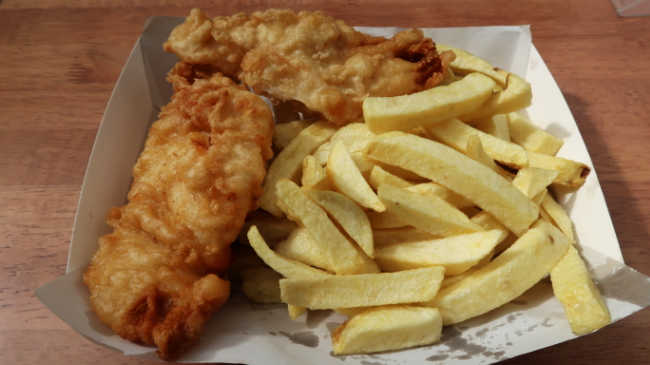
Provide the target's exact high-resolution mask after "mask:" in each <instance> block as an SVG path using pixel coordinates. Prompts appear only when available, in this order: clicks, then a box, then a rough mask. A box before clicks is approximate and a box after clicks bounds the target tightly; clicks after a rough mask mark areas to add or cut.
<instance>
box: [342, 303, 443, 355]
mask: <svg viewBox="0 0 650 365" xmlns="http://www.w3.org/2000/svg"><path fill="white" fill-rule="evenodd" d="M441 334H442V319H441V317H440V312H439V311H438V310H437V309H435V308H426V307H415V306H390V307H383V308H373V309H369V310H367V311H364V312H362V313H359V314H357V315H355V316H354V317H352V318H351V319H350V320H348V321H347V322H345V323H343V324H342V325H341V327H339V328H337V329H336V331H335V332H334V334H333V335H332V345H333V350H334V354H335V355H344V354H367V353H372V352H379V351H390V350H399V349H405V348H409V347H415V346H423V345H429V344H432V343H434V342H436V341H438V340H439V339H440V336H441Z"/></svg>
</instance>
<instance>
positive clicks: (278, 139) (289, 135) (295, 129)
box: [273, 120, 311, 150]
mask: <svg viewBox="0 0 650 365" xmlns="http://www.w3.org/2000/svg"><path fill="white" fill-rule="evenodd" d="M310 124H311V122H308V121H306V120H294V121H292V122H288V123H279V124H276V125H275V129H274V130H273V146H275V147H276V148H277V149H280V150H281V149H284V148H285V147H287V146H288V145H289V143H290V142H291V140H293V139H294V138H296V136H297V135H298V134H299V133H300V132H302V130H303V129H305V128H307V126H309V125H310Z"/></svg>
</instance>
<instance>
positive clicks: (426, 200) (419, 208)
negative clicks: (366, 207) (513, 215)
mask: <svg viewBox="0 0 650 365" xmlns="http://www.w3.org/2000/svg"><path fill="white" fill-rule="evenodd" d="M378 194H379V198H380V199H381V200H382V201H383V202H385V203H386V205H387V207H388V211H389V212H391V213H393V214H394V215H397V216H399V217H400V220H402V221H403V222H408V223H409V225H412V226H414V227H415V228H417V229H419V230H421V231H425V232H429V233H431V234H433V235H439V236H452V235H455V234H461V233H469V232H476V231H480V230H481V227H479V226H478V225H476V224H474V223H472V222H470V220H469V218H467V216H466V215H465V214H463V212H461V211H460V210H458V209H457V208H456V207H454V206H453V205H451V204H449V203H447V202H446V201H445V200H443V199H441V198H439V197H437V196H435V195H422V194H418V193H413V192H410V191H408V190H405V189H401V188H397V187H394V186H392V185H390V184H384V185H381V186H380V187H379V189H378Z"/></svg>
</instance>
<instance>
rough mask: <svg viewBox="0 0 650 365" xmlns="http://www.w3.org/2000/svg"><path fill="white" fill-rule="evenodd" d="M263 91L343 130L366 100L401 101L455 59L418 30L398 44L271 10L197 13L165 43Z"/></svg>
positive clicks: (316, 15) (317, 18) (332, 22)
mask: <svg viewBox="0 0 650 365" xmlns="http://www.w3.org/2000/svg"><path fill="white" fill-rule="evenodd" d="M164 48H165V50H167V51H169V52H173V53H175V54H177V55H178V56H179V57H180V58H181V59H182V60H184V61H186V62H189V63H193V64H202V65H211V66H213V67H215V68H216V69H218V70H220V71H221V72H223V73H225V74H226V75H228V76H231V77H236V78H238V79H240V80H241V81H243V82H244V83H245V84H246V85H248V86H250V87H251V88H252V89H253V90H254V91H255V92H258V93H264V94H267V95H269V96H271V97H273V98H275V99H279V100H283V101H285V100H297V101H300V102H302V103H303V104H305V105H306V106H307V107H308V108H309V109H311V110H314V111H318V112H320V113H322V114H323V116H324V117H325V118H327V119H328V120H330V121H331V122H334V123H336V124H345V123H349V122H353V121H357V120H359V119H360V118H361V117H362V111H361V103H362V102H363V99H364V98H365V97H366V96H369V95H371V96H396V95H403V94H408V93H412V92H416V91H420V90H423V89H426V88H430V87H432V86H434V85H436V84H438V83H440V81H442V79H443V77H444V73H445V68H446V65H447V64H448V62H451V60H453V53H450V54H448V56H450V57H451V59H449V57H443V58H442V59H441V57H440V56H439V55H438V52H437V50H436V47H435V44H434V43H433V41H431V39H428V38H424V36H423V35H422V32H421V31H419V30H416V29H410V30H405V31H403V32H400V33H398V34H396V35H395V36H394V37H393V38H390V39H385V38H382V37H373V36H369V35H366V34H363V33H361V32H357V31H356V30H354V29H353V28H352V27H350V26H348V25H347V24H345V23H344V22H343V21H340V20H336V19H333V18H331V17H329V16H326V15H324V14H323V13H320V12H307V11H301V12H298V13H295V12H293V11H290V10H278V9H270V10H266V11H262V12H255V13H252V14H250V15H247V14H243V13H240V14H236V15H233V16H226V17H223V16H222V17H215V18H213V19H210V18H208V17H207V16H206V15H205V14H204V13H203V12H201V11H200V10H198V9H194V10H192V11H191V12H190V15H189V16H188V17H187V19H186V20H185V22H184V23H183V24H181V25H179V26H178V27H176V28H175V29H174V30H173V31H172V33H171V35H170V36H169V39H168V41H167V42H166V43H165V45H164Z"/></svg>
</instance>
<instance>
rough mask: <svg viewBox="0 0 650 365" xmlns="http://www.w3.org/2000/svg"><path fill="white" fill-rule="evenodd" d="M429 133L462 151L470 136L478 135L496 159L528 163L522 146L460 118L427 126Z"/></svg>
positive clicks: (509, 163) (487, 150) (504, 162)
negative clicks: (472, 125) (466, 122)
mask: <svg viewBox="0 0 650 365" xmlns="http://www.w3.org/2000/svg"><path fill="white" fill-rule="evenodd" d="M427 133H428V134H429V135H430V136H432V137H433V138H435V139H437V140H439V141H441V142H443V143H445V144H447V145H449V146H452V147H453V148H455V149H457V150H459V151H461V152H467V141H468V139H469V137H470V136H478V138H479V139H480V140H481V144H482V145H483V149H484V150H485V153H487V155H488V156H490V157H492V158H493V159H494V160H497V161H499V162H501V163H503V164H505V165H508V166H512V167H516V168H522V167H526V166H527V165H528V156H527V154H526V150H524V149H523V148H522V147H521V146H518V145H516V144H514V143H511V142H507V141H504V140H502V139H500V138H497V137H494V136H492V135H489V134H487V133H485V132H482V131H480V130H478V129H476V128H473V127H471V126H470V125H467V124H465V123H463V122H461V121H460V120H458V119H449V120H446V121H444V122H441V123H438V124H436V125H435V126H433V127H431V128H427Z"/></svg>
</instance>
